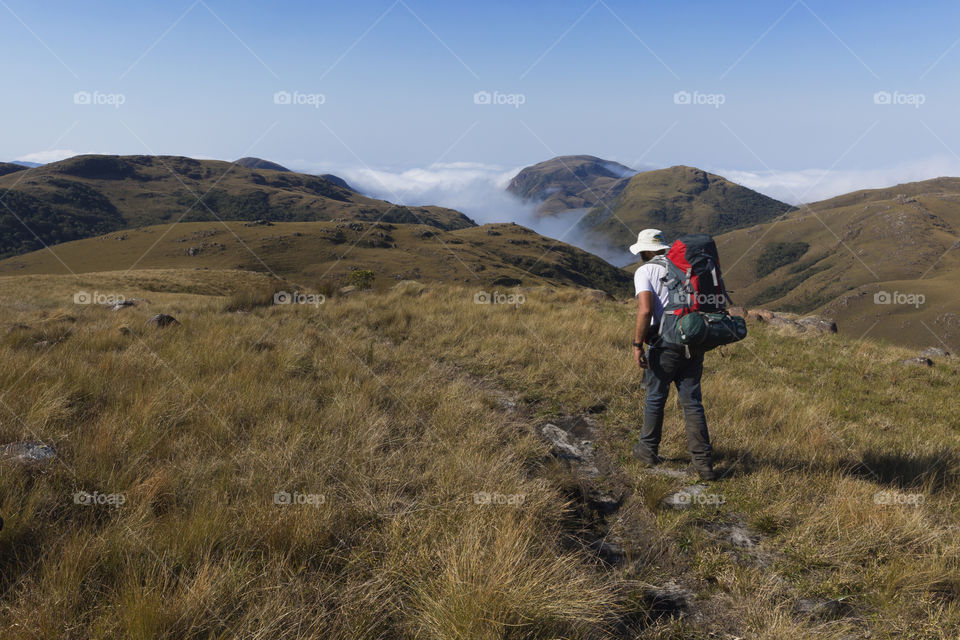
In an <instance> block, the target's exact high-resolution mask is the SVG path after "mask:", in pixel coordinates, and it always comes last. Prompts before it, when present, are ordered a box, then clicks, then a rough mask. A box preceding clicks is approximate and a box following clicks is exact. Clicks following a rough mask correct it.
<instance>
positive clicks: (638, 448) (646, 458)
mask: <svg viewBox="0 0 960 640" xmlns="http://www.w3.org/2000/svg"><path fill="white" fill-rule="evenodd" d="M633 457H634V458H636V459H637V460H639V461H640V462H642V463H644V464H645V465H647V466H648V467H655V466H657V465H658V464H660V463H661V462H663V458H661V457H660V456H658V455H657V454H655V453H653V452H652V451H650V449H647V448H646V447H645V446H643V445H642V444H641V443H639V442H638V443H637V444H635V445H633Z"/></svg>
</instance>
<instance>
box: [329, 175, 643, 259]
mask: <svg viewBox="0 0 960 640" xmlns="http://www.w3.org/2000/svg"><path fill="white" fill-rule="evenodd" d="M520 169H521V167H513V168H507V167H501V166H497V165H488V164H481V163H476V162H449V163H439V164H433V165H430V166H429V167H426V168H417V169H407V170H404V171H396V172H391V171H382V170H374V169H370V168H362V169H344V170H340V171H336V170H335V171H332V173H334V174H335V175H338V176H340V177H341V178H343V179H345V180H346V181H347V182H348V183H350V185H351V186H352V187H353V188H355V189H357V190H358V191H360V192H361V193H364V194H366V195H368V196H371V197H374V198H380V199H383V200H389V201H390V202H402V203H404V204H407V205H431V204H432V205H438V206H441V207H449V208H451V209H456V210H457V211H461V212H463V213H464V214H466V215H467V216H469V217H470V218H472V219H473V220H474V221H476V222H477V223H478V224H486V223H490V222H516V223H517V224H520V225H523V226H525V227H529V228H531V229H533V230H534V231H536V232H537V233H540V234H542V235H545V236H547V237H550V238H556V239H558V240H562V241H563V242H566V243H568V244H572V245H575V246H578V247H580V248H581V249H586V250H587V251H590V252H592V253H595V254H597V255H599V256H601V257H603V258H605V259H606V260H609V261H611V262H614V263H615V264H627V263H628V262H629V261H630V260H629V259H630V258H631V257H632V256H631V255H630V254H629V253H627V251H626V248H621V247H610V246H609V245H608V244H606V243H603V242H600V241H597V240H594V239H590V238H587V237H585V236H584V234H583V232H582V230H580V229H578V228H577V221H578V220H579V219H580V218H581V217H582V216H584V215H585V214H586V213H587V212H586V211H585V210H576V211H570V212H568V213H564V214H561V215H553V216H538V215H537V214H536V212H535V209H536V204H535V203H527V202H523V201H521V200H520V199H518V198H516V197H514V196H513V195H511V194H509V193H507V191H506V188H507V185H509V184H510V180H512V179H513V177H514V176H516V175H517V173H519V172H520Z"/></svg>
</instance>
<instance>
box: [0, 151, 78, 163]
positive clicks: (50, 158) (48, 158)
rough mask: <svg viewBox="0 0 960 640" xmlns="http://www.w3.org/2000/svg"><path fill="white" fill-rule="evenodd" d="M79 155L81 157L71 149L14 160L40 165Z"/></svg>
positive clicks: (42, 152) (30, 154)
mask: <svg viewBox="0 0 960 640" xmlns="http://www.w3.org/2000/svg"><path fill="white" fill-rule="evenodd" d="M78 155H80V153H79V152H77V151H73V150H71V149H50V150H48V151H37V152H34V153H28V154H26V155H23V156H20V157H19V158H14V160H18V161H20V162H37V163H39V164H47V163H48V162H57V161H59V160H66V159H67V158H72V157H73V156H78Z"/></svg>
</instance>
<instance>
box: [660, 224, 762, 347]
mask: <svg viewBox="0 0 960 640" xmlns="http://www.w3.org/2000/svg"><path fill="white" fill-rule="evenodd" d="M650 262H652V263H654V264H659V265H661V266H663V267H666V269H667V275H666V277H664V278H663V283H664V285H665V286H666V287H667V289H668V291H669V293H670V299H669V302H668V303H667V304H666V305H665V306H664V308H663V317H662V318H661V319H660V339H661V341H662V343H663V344H664V345H666V346H671V347H681V348H683V349H684V350H685V351H686V353H687V357H690V353H691V350H693V351H696V352H699V353H703V352H706V351H710V350H711V349H715V348H716V347H719V346H722V345H725V344H730V343H732V342H738V341H740V340H743V339H744V338H746V337H747V324H746V322H745V321H744V319H743V318H741V317H739V316H731V315H730V313H729V312H728V311H727V305H728V303H729V302H730V298H729V296H728V295H727V288H726V286H724V284H723V274H722V272H721V270H720V255H719V253H718V252H717V245H716V243H715V242H714V241H713V238H712V237H710V236H709V235H707V234H704V233H698V234H693V235H687V236H683V237H682V238H680V239H679V240H677V241H676V242H674V243H673V246H671V247H670V250H669V251H668V252H667V254H666V255H659V256H656V257H654V258H653V259H652V260H651V261H650Z"/></svg>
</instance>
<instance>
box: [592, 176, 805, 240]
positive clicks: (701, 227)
mask: <svg viewBox="0 0 960 640" xmlns="http://www.w3.org/2000/svg"><path fill="white" fill-rule="evenodd" d="M792 209H793V207H791V206H790V205H787V204H784V203H783V202H779V201H777V200H774V199H773V198H769V197H767V196H765V195H762V194H760V193H757V192H756V191H753V190H751V189H748V188H746V187H743V186H740V185H738V184H734V183H733V182H730V181H729V180H727V179H725V178H722V177H720V176H717V175H713V174H711V173H707V172H705V171H702V170H700V169H696V168H694V167H684V166H677V167H671V168H669V169H660V170H656V171H645V172H643V173H639V174H637V175H635V176H633V177H632V178H630V179H629V180H628V181H627V183H626V184H625V186H624V187H623V189H622V191H620V194H619V195H618V196H617V197H616V198H615V199H614V200H612V201H610V202H608V203H605V204H600V205H598V206H597V207H595V208H594V209H593V210H592V211H591V212H590V213H589V215H587V216H586V217H584V218H583V220H581V222H580V226H581V227H582V228H583V229H584V230H586V231H588V232H589V233H590V234H592V235H595V236H598V237H601V238H603V239H605V240H607V241H608V242H610V243H611V244H613V245H615V246H623V247H626V246H629V245H630V244H632V243H633V242H635V241H636V237H637V233H638V232H640V231H641V230H642V229H645V228H657V229H661V230H663V231H664V232H665V234H666V235H667V237H668V238H670V239H672V238H675V237H676V236H677V235H679V234H680V233H696V232H703V233H710V234H719V233H723V232H724V231H729V230H731V229H739V228H743V227H747V226H752V225H755V224H758V223H762V222H767V221H770V220H773V219H775V218H777V217H779V216H781V215H783V214H784V213H786V212H788V211H791V210H792Z"/></svg>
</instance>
